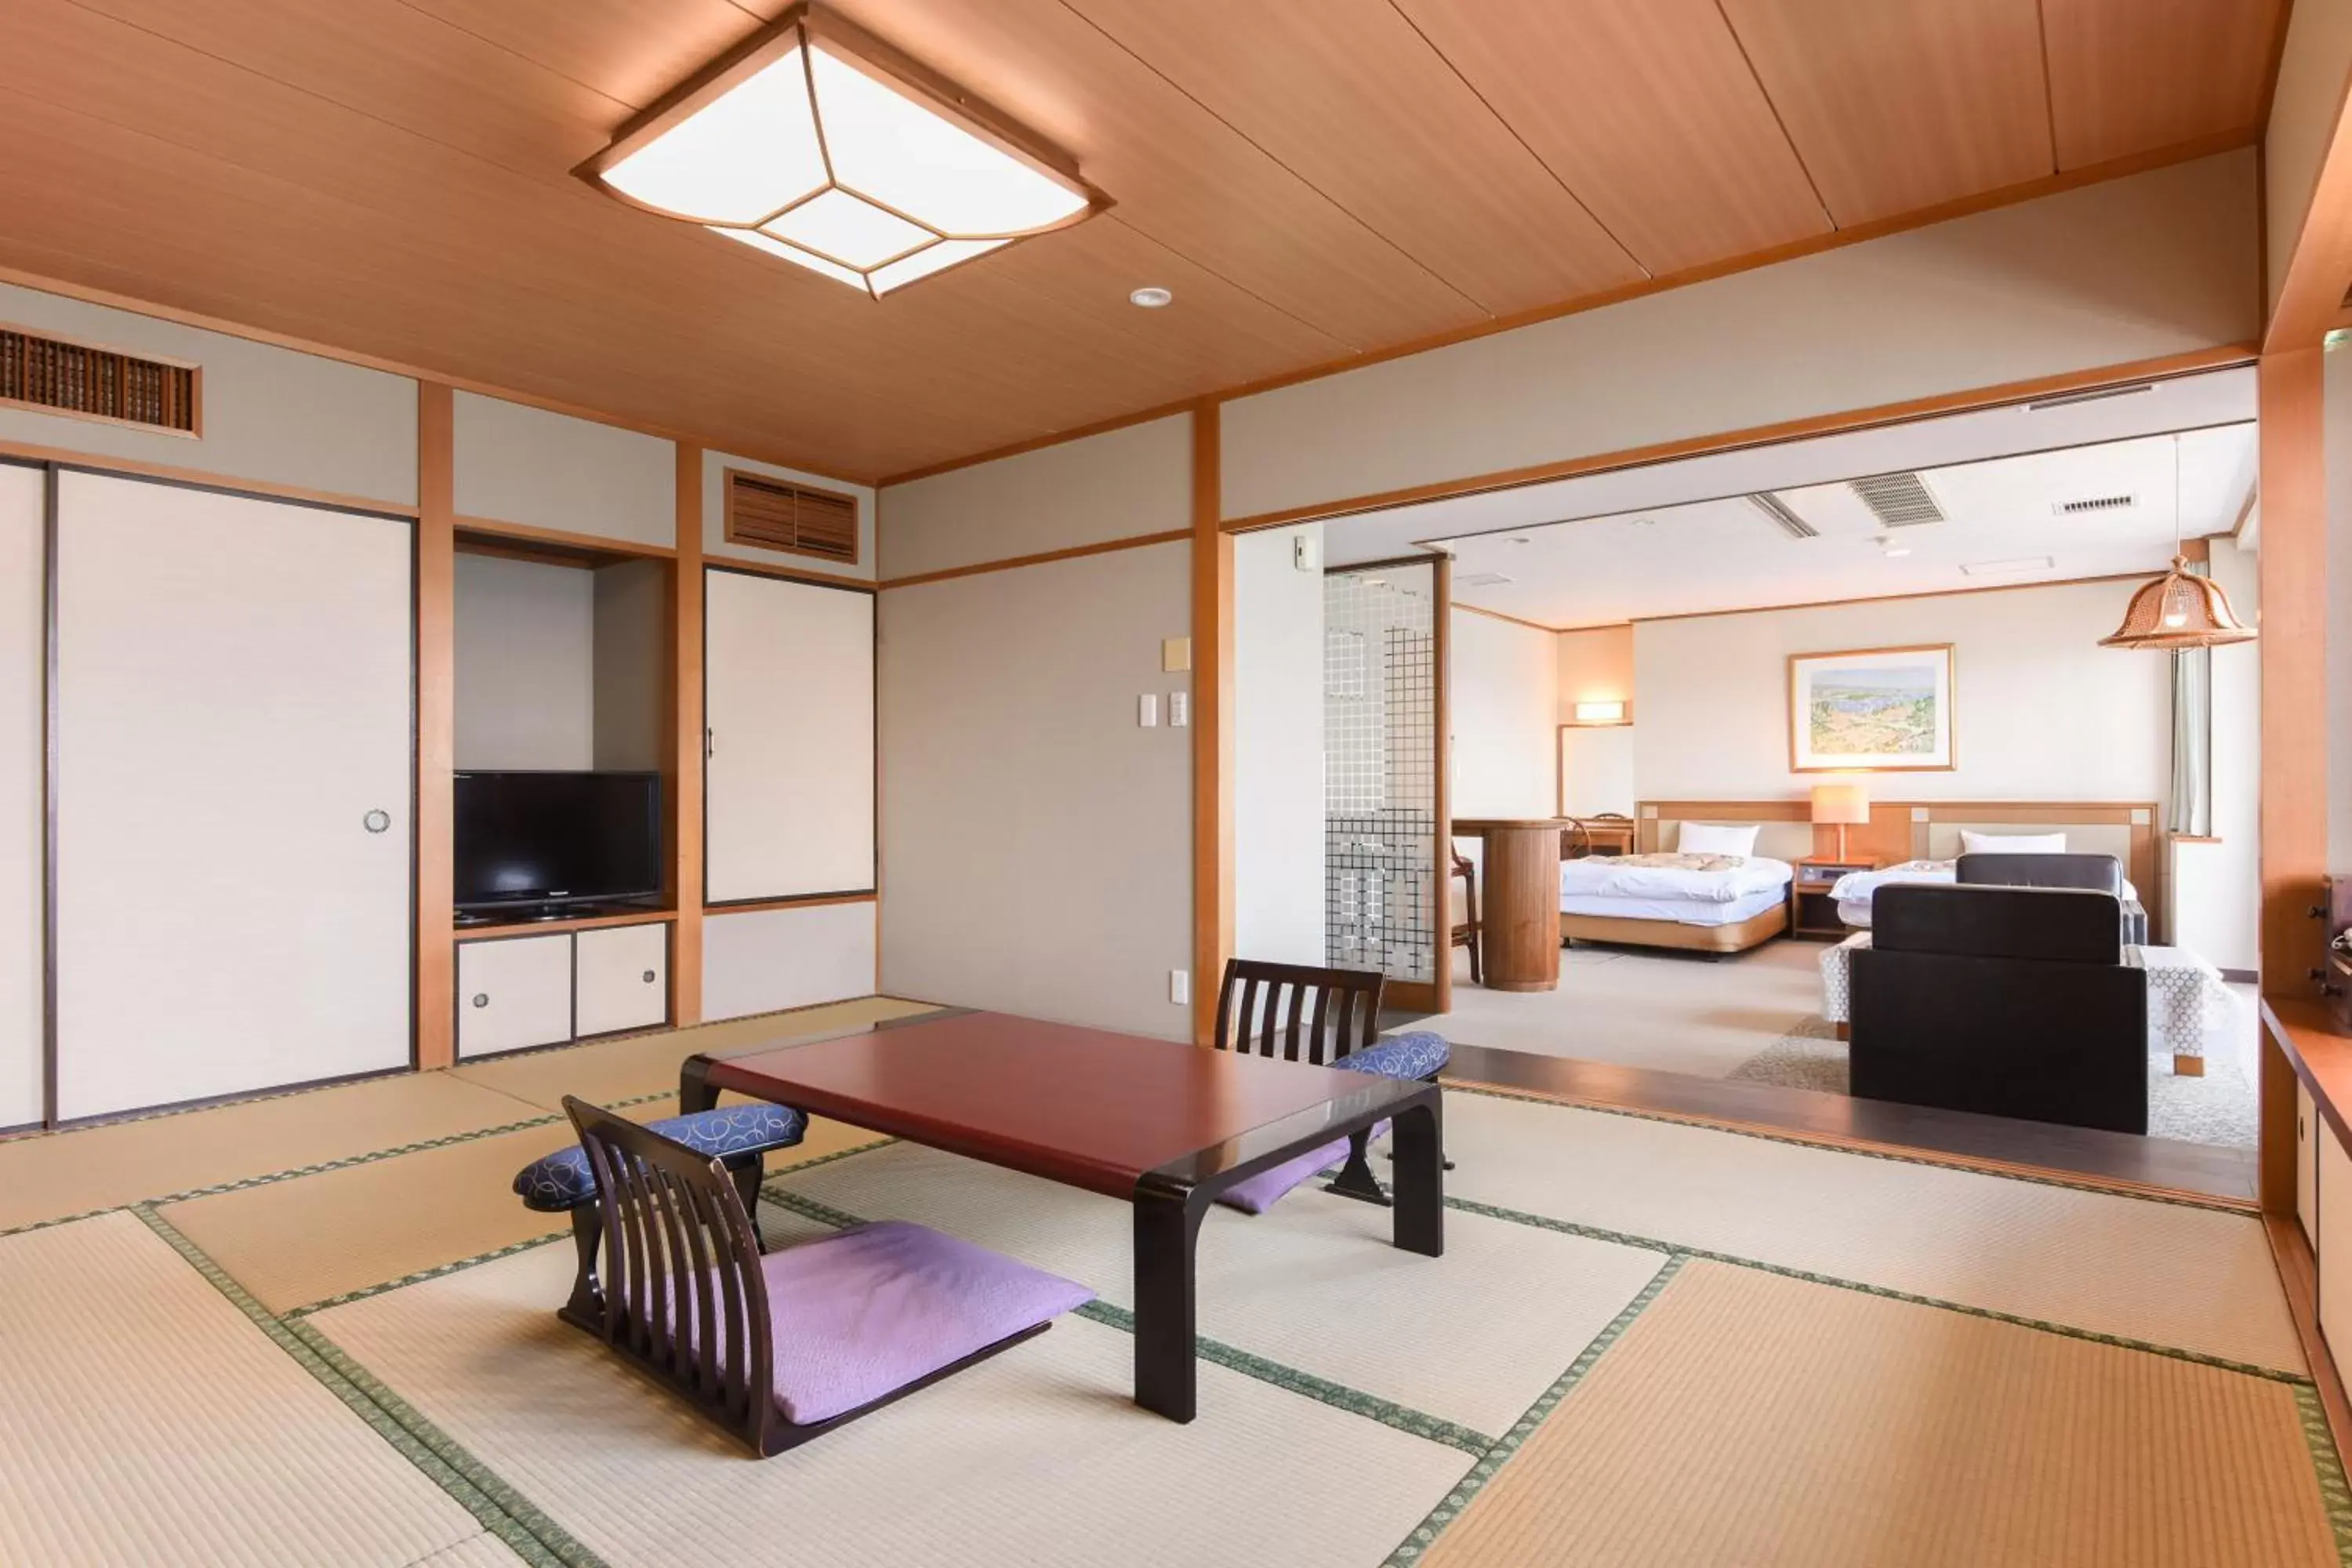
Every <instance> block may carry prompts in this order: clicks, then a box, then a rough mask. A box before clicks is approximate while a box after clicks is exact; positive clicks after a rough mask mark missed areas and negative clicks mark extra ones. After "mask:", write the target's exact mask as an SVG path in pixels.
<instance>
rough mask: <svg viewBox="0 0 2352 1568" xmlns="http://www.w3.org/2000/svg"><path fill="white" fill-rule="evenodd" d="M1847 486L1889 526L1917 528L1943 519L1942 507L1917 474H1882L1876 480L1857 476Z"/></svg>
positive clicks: (1925, 482)
mask: <svg viewBox="0 0 2352 1568" xmlns="http://www.w3.org/2000/svg"><path fill="white" fill-rule="evenodd" d="M1849 488H1850V489H1853V493H1854V494H1855V495H1857V496H1859V497H1861V498H1862V504H1863V505H1864V506H1866V507H1868V508H1869V509H1870V510H1871V512H1872V514H1873V515H1874V516H1875V517H1876V518H1877V519H1878V521H1881V522H1883V523H1885V525H1886V526H1887V527H1889V528H1916V527H1918V526H1919V525H1920V524H1921V523H1923V522H1941V521H1944V509H1943V508H1942V507H1940V506H1937V504H1936V498H1935V496H1934V495H1933V494H1932V493H1931V492H1930V491H1929V490H1928V489H1927V481H1926V480H1925V479H1921V478H1920V477H1919V476H1918V475H1916V474H1881V475H1879V476H1878V477H1877V478H1876V479H1856V480H1854V481H1853V484H1852V485H1851V486H1850V487H1849Z"/></svg>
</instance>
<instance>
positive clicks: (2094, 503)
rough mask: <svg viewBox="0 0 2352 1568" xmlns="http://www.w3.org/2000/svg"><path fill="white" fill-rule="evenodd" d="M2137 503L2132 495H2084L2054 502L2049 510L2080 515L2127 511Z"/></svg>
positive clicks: (2068, 515) (2069, 515) (2062, 514)
mask: <svg viewBox="0 0 2352 1568" xmlns="http://www.w3.org/2000/svg"><path fill="white" fill-rule="evenodd" d="M2138 504H2139V498H2138V497H2137V496H2133V495H2116V496H2084V497H2083V498H2082V499H2081V500H2062V501H2058V502H2055V503H2053V505H2052V506H2051V508H2050V510H2052V511H2054V512H2056V513H2057V514H2058V515H2059V516H2060V517H2081V516H2082V515H2084V513H2085V512H2100V511H2127V510H2130V509H2131V508H2133V507H2136V506H2137V505H2138Z"/></svg>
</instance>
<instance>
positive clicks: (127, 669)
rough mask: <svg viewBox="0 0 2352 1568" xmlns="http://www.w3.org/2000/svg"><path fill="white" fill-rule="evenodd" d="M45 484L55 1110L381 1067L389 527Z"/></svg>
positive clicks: (393, 650) (402, 569)
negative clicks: (51, 609) (50, 636)
mask: <svg viewBox="0 0 2352 1568" xmlns="http://www.w3.org/2000/svg"><path fill="white" fill-rule="evenodd" d="M411 534H412V531H411V528H410V526H409V525H408V524H406V523H404V522H402V521H397V520H394V519H385V518H374V517H362V516H357V515H354V514H352V513H348V512H338V511H330V510H321V509H319V508H315V507H303V506H296V505H293V504H290V503H287V502H280V501H270V500H259V499H257V498H254V497H249V496H236V495H222V494H217V493H215V492H211V491H205V490H196V489H186V488H184V487H178V486H172V485H163V484H148V483H142V482H139V481H135V480H130V479H111V478H105V477H101V476H97V475H91V474H81V473H64V474H60V475H59V476H58V563H57V564H58V724H59V732H58V776H57V781H56V784H57V813H58V825H57V833H58V858H57V865H56V880H57V900H58V921H57V955H56V956H57V971H58V1000H57V1033H58V1068H57V1071H58V1115H59V1117H60V1118H62V1119H67V1120H70V1119H73V1118H77V1117H84V1116H95V1115H101V1114H104V1113H106V1112H109V1111H116V1110H131V1109H135V1108H138V1107H142V1106H150V1105H168V1104H173V1103H176V1102H179V1101H183V1100H197V1099H205V1098H209V1097H211V1096H215V1095H224V1094H235V1093H240V1092H243V1091H247V1090H251V1089H266V1088H270V1087H273V1086H276V1085H281V1084H292V1083H303V1082H308V1081H310V1080H313V1079H328V1078H340V1077H344V1076H347V1075H350V1074H353V1073H362V1072H368V1071H373V1070H378V1069H383V1068H397V1067H401V1066H403V1065H404V1064H405V1063H406V1062H407V1061H408V1059H409V1041H410V1032H409V952H410V945H411V919H410V893H409V880H410V877H409V858H410V852H409V844H410V816H411V806H410V800H411V761H410V691H411V674H410V640H411V634H410V623H411V609H410V564H411V551H412V548H413V541H412V537H411Z"/></svg>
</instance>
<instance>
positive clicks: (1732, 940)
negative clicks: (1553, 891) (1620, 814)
mask: <svg viewBox="0 0 2352 1568" xmlns="http://www.w3.org/2000/svg"><path fill="white" fill-rule="evenodd" d="M1709 826H1737V827H1741V828H1746V827H1754V828H1756V829H1757V837H1756V843H1755V846H1754V850H1755V852H1754V853H1753V854H1749V855H1744V856H1736V857H1714V856H1686V855H1684V854H1683V853H1682V851H1681V846H1680V838H1681V827H1682V823H1681V820H1680V819H1671V820H1663V821H1662V820H1659V819H1657V818H1646V819H1644V820H1643V823H1642V841H1641V846H1640V847H1641V851H1642V852H1641V853H1638V854H1635V855H1633V856H1606V855H1595V856H1588V857H1584V858H1580V859H1575V860H1564V861H1562V862H1561V863H1560V868H1559V884H1560V886H1559V911H1560V912H1559V934H1560V940H1561V941H1563V942H1578V941H1582V942H1621V943H1625V944H1628V945H1632V946H1636V947H1670V948H1678V949H1682V950H1684V951H1685V952H1709V953H1726V952H1746V951H1747V950H1748V949H1749V948H1751V947H1755V946H1757V945H1758V944H1759V943H1761V942H1769V941H1770V940H1771V939H1772V938H1773V937H1775V936H1778V935H1779V934H1780V932H1782V931H1786V930H1787V929H1788V927H1789V879H1790V877H1792V876H1793V875H1795V870H1794V868H1793V867H1792V865H1791V864H1790V862H1791V861H1793V860H1796V859H1798V858H1801V857H1803V856H1806V855H1809V854H1811V852H1812V829H1811V826H1809V825H1807V824H1804V823H1801V822H1791V821H1769V820H1768V821H1760V822H1759V821H1754V820H1741V819H1739V818H1734V817H1727V818H1724V819H1720V820H1718V821H1717V822H1714V823H1711V824H1709Z"/></svg>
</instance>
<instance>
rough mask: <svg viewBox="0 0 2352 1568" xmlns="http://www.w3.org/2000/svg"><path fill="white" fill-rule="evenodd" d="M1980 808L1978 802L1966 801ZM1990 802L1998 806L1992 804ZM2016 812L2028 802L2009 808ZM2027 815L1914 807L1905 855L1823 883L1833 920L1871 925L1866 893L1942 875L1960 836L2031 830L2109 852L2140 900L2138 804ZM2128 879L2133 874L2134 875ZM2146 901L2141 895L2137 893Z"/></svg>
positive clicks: (2144, 858) (2147, 877) (2142, 831)
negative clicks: (1833, 907)
mask: <svg viewBox="0 0 2352 1568" xmlns="http://www.w3.org/2000/svg"><path fill="white" fill-rule="evenodd" d="M1973 809H1975V810H1979V811H1980V810H1982V809H1983V808H1973ZM1994 809H1996V810H1997V809H1998V808H1997V807H1996V808H1994ZM2016 809H2017V810H2018V813H2019V815H2021V816H2022V815H2024V814H2025V812H2026V811H2027V810H2028V809H2029V808H2024V807H2020V808H2016ZM2030 809H2031V811H2032V820H2030V821H2023V822H2007V821H1997V820H1993V819H1991V818H1990V817H1989V816H1968V817H1965V818H1963V817H1961V816H1958V814H1957V812H1956V811H1955V810H1954V808H1948V807H1947V808H1937V807H1919V808H1916V812H1915V817H1916V820H1915V821H1914V822H1913V823H1912V825H1911V844H1910V848H1911V858H1909V859H1906V860H1902V861H1899V862H1897V863H1896V864H1895V865H1892V866H1885V867H1882V868H1879V869H1877V870H1874V871H1849V872H1848V873H1846V874H1845V875H1844V876H1843V877H1840V878H1839V879H1837V882H1836V883H1835V885H1833V886H1832V888H1831V889H1830V897H1831V898H1832V899H1834V900H1836V901H1837V912H1838V919H1840V920H1842V921H1844V922H1845V923H1846V924H1847V925H1849V926H1851V927H1853V929H1854V930H1856V931H1867V930H1869V929H1870V896H1871V894H1872V893H1874V892H1875V891H1877V890H1878V889H1880V888H1883V887H1885V886H1886V885H1887V884H1889V883H1891V882H1949V881H1952V880H1954V879H1956V877H1957V876H1958V872H1957V870H1956V868H1955V863H1956V862H1957V861H1958V858H1959V857H1960V854H1961V852H1962V851H1963V850H1964V849H1965V848H1966V847H1967V836H1968V835H1969V834H1980V835H1986V836H1990V837H2048V836H2053V835H2054V836H2057V837H2062V838H2063V840H2064V848H2065V850H2066V852H2067V853H2070V854H2075V855H2112V856H2114V857H2115V858H2116V862H2117V863H2118V864H2120V865H2121V866H2122V867H2123V868H2124V896H2125V897H2126V899H2132V900H2139V899H2140V892H2139V889H2140V888H2141V887H2145V886H2151V885H2152V882H2153V878H2152V873H2153V869H2154V859H2153V857H2152V853H2151V851H2152V839H2153V835H2152V833H2151V831H2150V824H2149V823H2148V821H2147V820H2146V817H2147V816H2152V815H2153V808H2150V807H2145V806H2094V805H2084V806H2075V807H2067V806H2059V805H2050V806H2035V807H2032V808H2030ZM2135 879H2137V881H2135ZM2141 901H2142V902H2145V900H2141Z"/></svg>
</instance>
